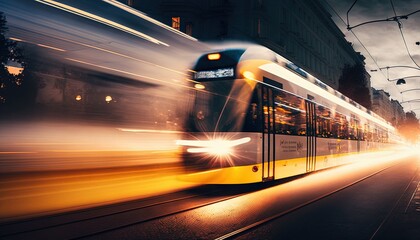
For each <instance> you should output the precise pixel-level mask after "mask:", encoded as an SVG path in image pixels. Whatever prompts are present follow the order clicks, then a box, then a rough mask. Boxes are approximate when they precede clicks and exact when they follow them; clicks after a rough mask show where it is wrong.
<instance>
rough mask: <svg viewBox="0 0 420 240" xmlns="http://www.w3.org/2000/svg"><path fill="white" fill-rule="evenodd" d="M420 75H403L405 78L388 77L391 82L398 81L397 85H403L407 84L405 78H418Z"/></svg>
mask: <svg viewBox="0 0 420 240" xmlns="http://www.w3.org/2000/svg"><path fill="white" fill-rule="evenodd" d="M417 77H420V76H407V77H403V78H396V79H387V80H388V81H389V82H393V81H397V83H396V84H397V85H401V84H406V82H405V79H407V78H417Z"/></svg>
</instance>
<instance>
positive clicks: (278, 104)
mask: <svg viewBox="0 0 420 240" xmlns="http://www.w3.org/2000/svg"><path fill="white" fill-rule="evenodd" d="M274 104H275V130H276V133H280V134H289V135H306V118H305V114H306V112H305V101H304V100H303V99H302V98H299V97H297V96H294V95H292V94H289V93H286V92H283V91H278V92H275V96H274Z"/></svg>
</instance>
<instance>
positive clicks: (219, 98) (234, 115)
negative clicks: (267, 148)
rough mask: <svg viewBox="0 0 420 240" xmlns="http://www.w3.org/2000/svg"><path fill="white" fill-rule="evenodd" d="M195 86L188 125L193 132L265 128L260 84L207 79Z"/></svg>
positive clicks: (251, 130) (244, 130) (239, 130)
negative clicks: (261, 107)
mask: <svg viewBox="0 0 420 240" xmlns="http://www.w3.org/2000/svg"><path fill="white" fill-rule="evenodd" d="M200 84H201V85H202V86H204V89H202V90H195V94H194V106H193V109H192V112H191V116H190V118H189V119H190V122H189V124H188V128H189V130H190V131H193V132H254V131H255V132H257V131H260V129H261V125H262V124H261V122H260V116H259V108H260V106H259V101H258V91H257V86H256V85H253V84H252V83H249V82H247V81H245V80H241V79H237V80H217V81H204V82H201V83H200Z"/></svg>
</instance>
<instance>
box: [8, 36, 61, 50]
mask: <svg viewBox="0 0 420 240" xmlns="http://www.w3.org/2000/svg"><path fill="white" fill-rule="evenodd" d="M9 39H10V40H12V41H16V42H25V43H30V44H34V45H37V46H39V47H43V48H48V49H52V50H55V51H59V52H66V50H64V49H62V48H58V47H53V46H49V45H46V44H42V43H34V42H30V41H26V40H23V39H20V38H14V37H10V38H9Z"/></svg>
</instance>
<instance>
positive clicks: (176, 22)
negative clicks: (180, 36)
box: [172, 17, 181, 30]
mask: <svg viewBox="0 0 420 240" xmlns="http://www.w3.org/2000/svg"><path fill="white" fill-rule="evenodd" d="M172 27H173V28H175V29H176V30H180V27H181V17H172Z"/></svg>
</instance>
